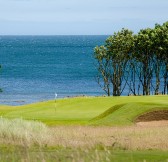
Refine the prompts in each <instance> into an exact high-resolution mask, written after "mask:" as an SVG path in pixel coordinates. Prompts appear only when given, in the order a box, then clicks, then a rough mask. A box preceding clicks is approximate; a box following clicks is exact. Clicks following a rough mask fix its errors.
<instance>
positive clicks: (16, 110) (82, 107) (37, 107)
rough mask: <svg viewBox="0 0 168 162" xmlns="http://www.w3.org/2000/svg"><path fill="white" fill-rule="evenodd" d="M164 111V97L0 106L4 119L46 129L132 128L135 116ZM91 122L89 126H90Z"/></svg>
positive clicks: (167, 98)
mask: <svg viewBox="0 0 168 162" xmlns="http://www.w3.org/2000/svg"><path fill="white" fill-rule="evenodd" d="M118 104H123V106H122V107H121V108H119V109H118V110H117V111H114V112H113V111H112V112H111V113H109V114H108V115H105V116H104V117H103V118H101V119H99V120H97V121H96V120H94V122H93V121H92V119H93V118H95V117H96V116H99V115H100V114H102V113H104V112H105V111H107V110H108V109H109V108H111V110H113V108H112V107H113V106H115V105H118ZM165 108H168V96H135V97H134V96H129V97H128V96H123V97H78V98H69V99H60V100H57V101H56V103H55V101H54V100H52V101H46V102H40V103H34V104H29V105H23V106H3V105H2V106H0V115H1V116H4V117H7V118H19V117H21V118H24V119H28V120H40V121H42V122H44V123H46V124H49V125H59V124H63V125H64V124H96V125H97V124H105V125H123V124H124V125H128V124H132V122H133V120H134V118H135V117H136V116H137V115H138V114H142V113H144V112H146V111H149V110H152V109H165ZM90 121H91V122H90Z"/></svg>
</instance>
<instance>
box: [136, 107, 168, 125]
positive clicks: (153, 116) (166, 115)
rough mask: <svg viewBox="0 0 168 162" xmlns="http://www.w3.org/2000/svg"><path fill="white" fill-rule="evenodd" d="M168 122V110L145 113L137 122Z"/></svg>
mask: <svg viewBox="0 0 168 162" xmlns="http://www.w3.org/2000/svg"><path fill="white" fill-rule="evenodd" d="M160 120H168V110H157V111H152V112H148V113H145V114H143V115H140V116H139V117H138V118H136V120H135V122H136V123H137V122H147V121H160Z"/></svg>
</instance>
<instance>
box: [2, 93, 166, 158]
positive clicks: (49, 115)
mask: <svg viewBox="0 0 168 162" xmlns="http://www.w3.org/2000/svg"><path fill="white" fill-rule="evenodd" d="M167 114H168V96H167V95H158V96H122V97H87V96H84V97H74V98H64V99H57V100H50V101H43V102H39V103H32V104H28V105H21V106H7V105H1V106H0V116H1V119H0V120H1V122H0V139H1V140H0V141H1V142H0V143H1V149H0V150H1V151H0V161H11V160H12V161H167V160H168V141H167V135H168V122H167V121H168V115H167ZM86 155H87V156H86Z"/></svg>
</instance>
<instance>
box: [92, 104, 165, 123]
mask: <svg viewBox="0 0 168 162" xmlns="http://www.w3.org/2000/svg"><path fill="white" fill-rule="evenodd" d="M156 110H168V105H164V104H153V103H127V104H121V105H116V106H113V107H111V108H110V109H108V110H107V111H105V112H104V113H102V114H100V115H99V116H97V117H96V118H94V120H92V121H91V124H92V125H113V126H118V125H122V126H123V125H131V124H134V122H135V119H136V118H137V117H138V116H141V115H142V114H144V113H146V112H149V111H156ZM167 118H168V117H167ZM149 120H150V119H149ZM160 120H161V118H160Z"/></svg>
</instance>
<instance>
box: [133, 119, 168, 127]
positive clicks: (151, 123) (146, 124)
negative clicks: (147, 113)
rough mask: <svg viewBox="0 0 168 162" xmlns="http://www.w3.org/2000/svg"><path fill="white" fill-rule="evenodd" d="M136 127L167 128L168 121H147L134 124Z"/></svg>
mask: <svg viewBox="0 0 168 162" xmlns="http://www.w3.org/2000/svg"><path fill="white" fill-rule="evenodd" d="M136 125H137V126H141V127H151V126H152V127H158V126H159V127H162V126H168V120H160V121H148V122H138V123H136Z"/></svg>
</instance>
